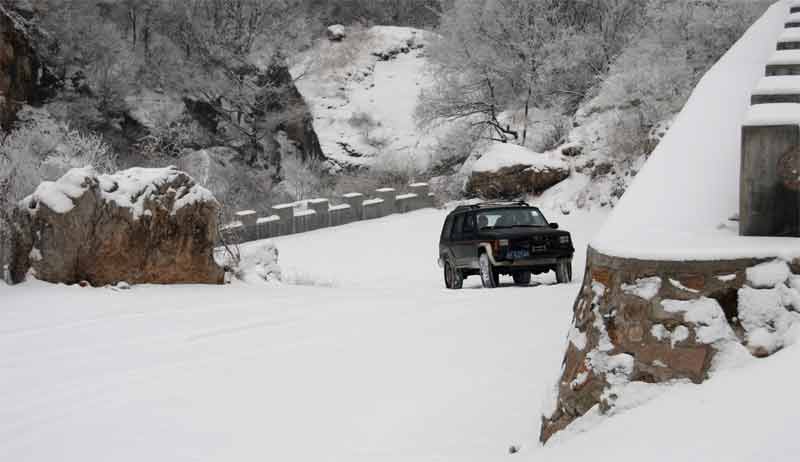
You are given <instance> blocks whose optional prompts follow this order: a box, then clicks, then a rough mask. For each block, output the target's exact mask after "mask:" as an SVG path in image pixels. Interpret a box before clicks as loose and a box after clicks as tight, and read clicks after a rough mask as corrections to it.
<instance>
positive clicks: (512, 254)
mask: <svg viewBox="0 0 800 462" xmlns="http://www.w3.org/2000/svg"><path fill="white" fill-rule="evenodd" d="M508 256H509V258H511V259H512V260H519V259H522V258H528V257H530V256H531V253H530V252H529V251H528V249H511V250H510V251H509V252H508Z"/></svg>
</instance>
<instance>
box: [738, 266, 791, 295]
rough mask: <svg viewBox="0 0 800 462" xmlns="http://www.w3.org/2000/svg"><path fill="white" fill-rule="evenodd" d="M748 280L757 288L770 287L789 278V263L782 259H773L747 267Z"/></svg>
mask: <svg viewBox="0 0 800 462" xmlns="http://www.w3.org/2000/svg"><path fill="white" fill-rule="evenodd" d="M746 274H747V282H748V283H749V284H750V285H751V286H753V287H755V288H757V289H760V288H770V287H775V286H777V285H779V284H783V283H784V282H786V281H788V280H789V276H790V275H791V271H790V270H789V265H788V264H787V263H786V262H785V261H782V260H773V261H771V262H767V263H762V264H760V265H756V266H754V267H752V268H747V273H746Z"/></svg>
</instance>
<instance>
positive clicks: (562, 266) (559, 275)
mask: <svg viewBox="0 0 800 462" xmlns="http://www.w3.org/2000/svg"><path fill="white" fill-rule="evenodd" d="M556 282H557V283H559V284H569V283H570V282H572V259H571V258H570V259H565V260H560V261H559V262H558V263H557V264H556Z"/></svg>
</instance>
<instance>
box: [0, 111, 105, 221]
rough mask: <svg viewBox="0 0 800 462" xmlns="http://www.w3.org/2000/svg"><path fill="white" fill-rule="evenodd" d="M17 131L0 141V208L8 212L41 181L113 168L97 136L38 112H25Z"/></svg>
mask: <svg viewBox="0 0 800 462" xmlns="http://www.w3.org/2000/svg"><path fill="white" fill-rule="evenodd" d="M18 116H19V118H20V122H19V123H18V124H17V127H16V128H15V129H14V130H13V131H12V132H11V133H9V134H7V135H6V136H5V138H3V139H2V141H0V207H2V208H4V209H6V210H8V209H9V208H10V207H11V206H13V204H15V203H16V202H17V201H19V200H21V199H22V198H23V197H24V196H26V195H28V194H30V193H32V192H33V190H34V189H35V188H36V186H37V185H38V184H39V183H40V182H41V181H43V180H55V179H58V178H59V177H61V176H62V175H63V174H64V173H66V172H67V170H69V169H71V168H73V167H85V166H87V165H91V166H93V167H95V168H96V169H97V170H99V171H101V172H111V171H113V170H115V168H116V155H115V154H114V152H113V151H112V150H111V148H110V147H109V146H108V145H107V144H106V143H105V142H104V141H103V139H102V137H100V136H99V135H97V134H94V133H89V132H82V131H79V130H75V129H72V128H70V127H69V126H68V125H66V124H63V123H59V122H55V121H54V120H53V119H52V118H50V116H49V114H47V113H46V112H44V111H41V110H34V109H31V108H25V109H23V110H22V111H21V112H20V113H19V115H18Z"/></svg>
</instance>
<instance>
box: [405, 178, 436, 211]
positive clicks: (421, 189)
mask: <svg viewBox="0 0 800 462" xmlns="http://www.w3.org/2000/svg"><path fill="white" fill-rule="evenodd" d="M408 190H409V192H412V193H414V194H416V195H417V200H416V202H417V203H416V204H415V205H414V206H415V208H417V209H422V208H426V207H433V195H432V194H431V186H430V185H429V184H428V183H412V184H410V185H408Z"/></svg>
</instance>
